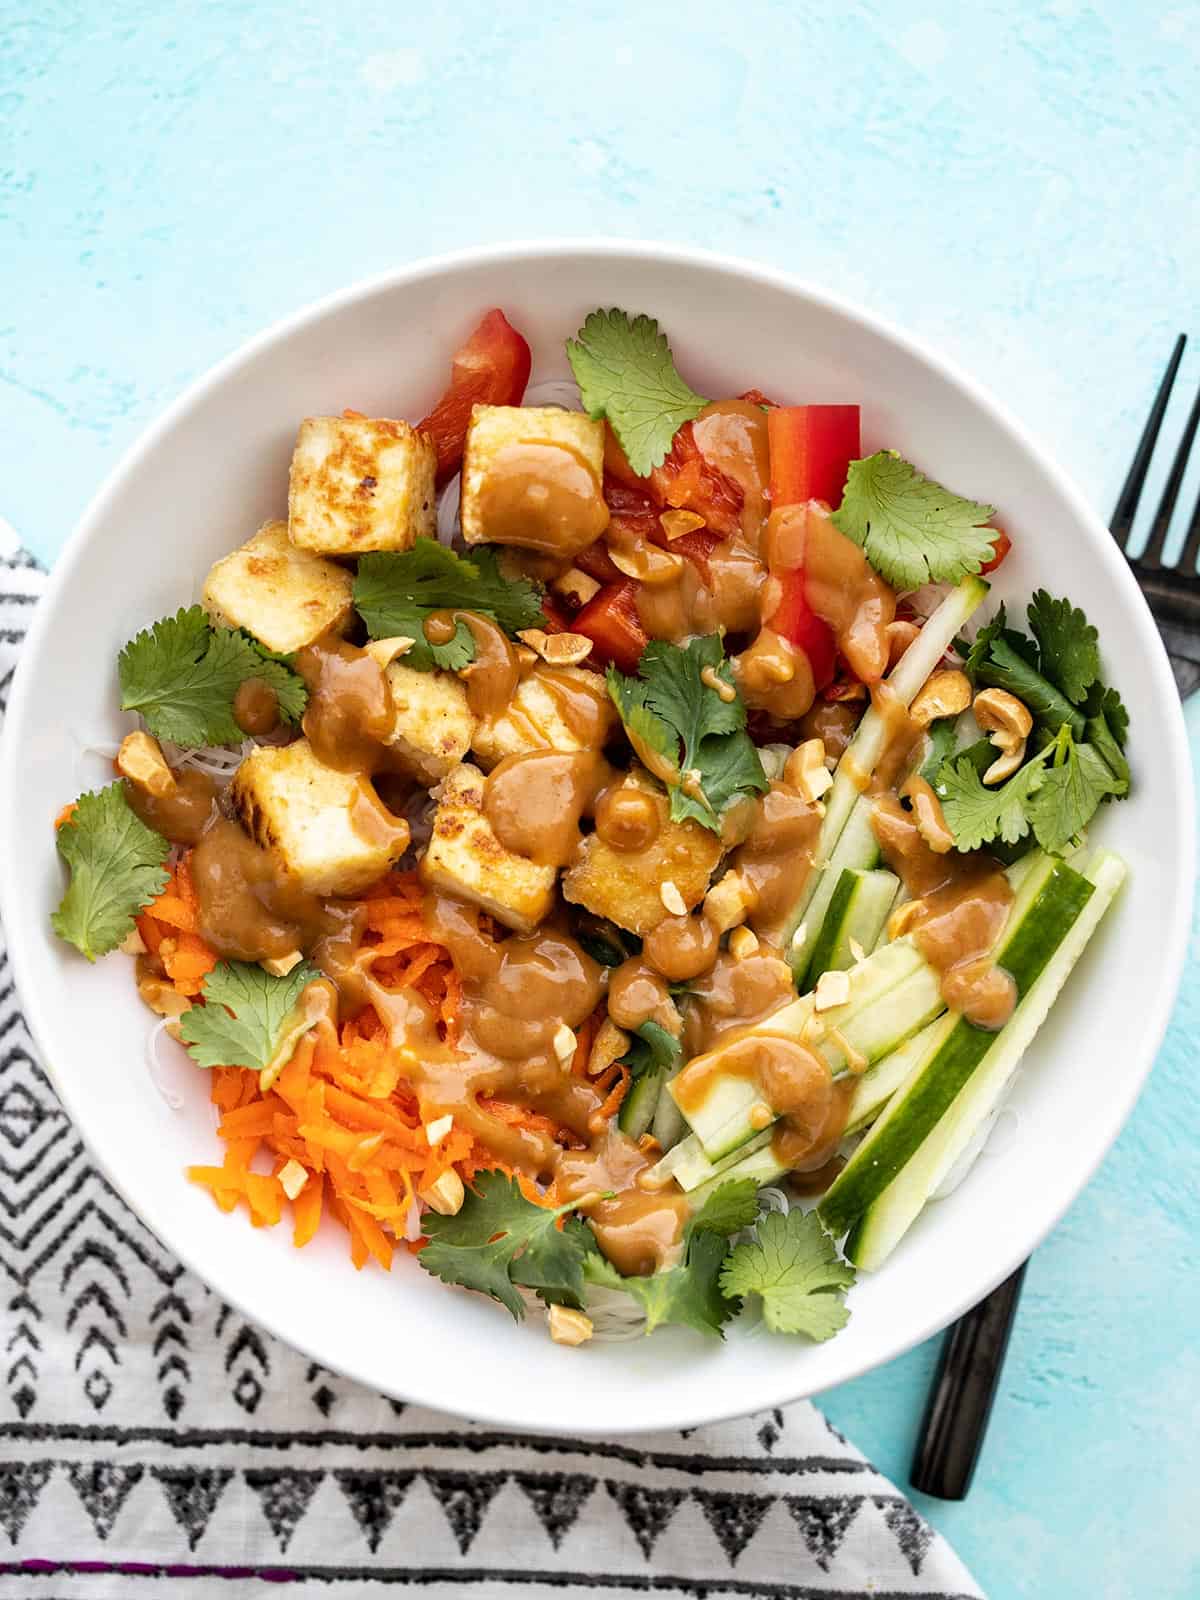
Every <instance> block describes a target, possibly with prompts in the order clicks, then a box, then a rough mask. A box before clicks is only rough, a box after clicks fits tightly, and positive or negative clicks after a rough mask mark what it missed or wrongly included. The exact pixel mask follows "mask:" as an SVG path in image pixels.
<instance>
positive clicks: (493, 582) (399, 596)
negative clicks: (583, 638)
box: [354, 538, 546, 672]
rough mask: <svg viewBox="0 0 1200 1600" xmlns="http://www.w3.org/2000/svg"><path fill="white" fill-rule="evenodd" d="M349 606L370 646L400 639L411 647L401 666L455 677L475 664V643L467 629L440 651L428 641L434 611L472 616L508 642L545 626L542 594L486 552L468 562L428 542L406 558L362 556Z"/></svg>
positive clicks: (420, 542)
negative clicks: (485, 620)
mask: <svg viewBox="0 0 1200 1600" xmlns="http://www.w3.org/2000/svg"><path fill="white" fill-rule="evenodd" d="M354 604H355V607H356V608H357V610H358V614H359V616H360V617H361V618H362V619H363V621H364V622H365V623H366V626H367V632H368V633H369V634H370V635H371V637H372V638H373V639H389V638H395V637H397V636H399V635H403V636H405V637H406V638H410V639H412V640H413V641H414V643H413V646H412V648H411V649H410V650H409V651H408V652H407V654H406V655H405V657H404V664H405V666H409V667H416V668H417V670H418V671H420V672H431V671H432V670H433V669H434V667H443V668H445V669H447V670H448V671H457V670H458V669H459V668H460V667H465V666H467V665H468V663H470V662H471V661H473V660H474V659H475V640H474V638H473V636H472V634H471V630H470V629H469V628H468V627H467V625H466V623H464V622H459V623H458V624H457V625H456V627H455V630H454V635H453V637H452V638H451V639H449V640H448V641H447V642H446V643H445V644H431V643H430V642H429V640H428V639H426V637H425V632H424V623H425V621H426V619H427V618H428V617H429V616H430V615H431V614H432V613H433V612H435V611H475V612H478V613H479V614H480V615H481V616H485V617H491V618H492V620H493V621H495V622H497V623H499V625H500V626H501V627H502V628H503V629H504V630H505V632H506V633H511V634H516V633H518V632H520V630H521V629H522V628H537V627H541V625H542V624H543V623H544V622H545V620H546V618H545V615H544V614H543V612H542V595H541V590H540V589H539V588H538V586H537V585H536V584H534V583H532V582H531V581H530V580H529V579H528V578H506V577H505V576H504V574H503V573H502V572H501V571H500V567H499V563H498V561H497V557H496V552H495V550H493V549H492V548H491V546H490V545H481V546H478V547H477V548H475V549H473V550H472V551H471V554H470V556H469V557H467V556H460V555H458V554H456V552H455V551H453V550H447V549H446V547H445V546H444V545H441V544H439V543H438V542H437V540H436V539H427V538H420V539H417V540H416V542H415V543H414V544H413V546H412V548H411V549H410V550H404V551H400V552H392V551H380V552H377V553H375V554H372V555H366V556H363V557H362V559H361V560H360V561H359V564H358V575H357V577H356V578H355V580H354Z"/></svg>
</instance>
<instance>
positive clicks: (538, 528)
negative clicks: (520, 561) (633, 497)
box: [476, 440, 608, 556]
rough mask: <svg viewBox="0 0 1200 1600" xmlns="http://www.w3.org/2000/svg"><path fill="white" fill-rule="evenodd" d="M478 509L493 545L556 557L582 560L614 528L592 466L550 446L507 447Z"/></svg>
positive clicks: (491, 469)
mask: <svg viewBox="0 0 1200 1600" xmlns="http://www.w3.org/2000/svg"><path fill="white" fill-rule="evenodd" d="M476 509H477V514H478V517H479V521H480V524H481V526H482V527H483V528H484V529H485V530H486V533H487V537H488V538H489V539H490V540H492V541H493V542H495V543H497V544H506V545H516V546H517V547H518V548H520V549H524V550H534V551H538V552H541V553H544V554H547V555H551V556H568V555H575V554H577V553H578V552H579V551H580V550H583V549H585V548H586V547H587V546H588V545H589V544H592V543H594V542H595V540H597V539H598V538H599V537H600V535H601V534H602V533H603V532H604V530H605V528H607V527H608V507H607V505H606V504H605V503H604V495H603V493H602V491H601V487H600V483H599V480H598V479H597V477H596V474H595V473H594V472H593V471H592V467H591V464H590V462H588V461H586V460H585V459H584V458H583V456H581V455H580V454H579V452H578V451H576V450H572V449H571V447H570V446H569V445H565V444H551V443H548V442H546V441H544V440H543V441H534V440H526V441H518V442H516V443H513V444H506V445H502V446H501V447H500V449H498V450H497V451H495V453H494V454H493V455H491V456H490V457H489V459H488V463H487V470H486V472H485V474H484V477H483V481H482V483H481V485H480V487H479V492H478V495H477V499H476Z"/></svg>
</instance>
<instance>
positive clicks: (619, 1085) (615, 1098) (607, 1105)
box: [596, 1061, 632, 1122]
mask: <svg viewBox="0 0 1200 1600" xmlns="http://www.w3.org/2000/svg"><path fill="white" fill-rule="evenodd" d="M613 1066H614V1067H615V1068H616V1070H617V1073H618V1077H617V1079H616V1081H615V1082H614V1083H613V1084H612V1087H611V1088H609V1089H608V1092H607V1094H606V1095H605V1097H604V1104H603V1105H602V1106H601V1107H600V1109H599V1110H598V1111H597V1112H596V1116H597V1117H599V1118H600V1119H601V1120H603V1121H605V1122H607V1121H608V1119H609V1117H613V1116H615V1115H616V1114H617V1112H618V1111H619V1110H620V1109H621V1102H622V1100H624V1098H625V1096H626V1094H627V1093H628V1092H629V1084H630V1079H631V1076H632V1075H631V1073H630V1071H629V1068H628V1067H627V1066H626V1065H625V1063H624V1062H623V1061H617V1062H614V1063H613ZM609 1070H610V1072H611V1070H612V1069H611V1068H610V1069H609ZM607 1077H608V1074H606V1075H605V1078H602V1079H600V1080H599V1081H600V1082H601V1083H606V1079H607Z"/></svg>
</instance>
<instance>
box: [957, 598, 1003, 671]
mask: <svg viewBox="0 0 1200 1600" xmlns="http://www.w3.org/2000/svg"><path fill="white" fill-rule="evenodd" d="M1007 626H1008V624H1007V622H1006V621H1005V617H1004V601H1003V600H1001V602H1000V609H999V610H998V611H997V612H996V615H995V616H994V617H993V618H992V620H991V621H990V622H985V623H984V625H983V627H982V628H980V630H979V632H978V633H977V634H976V635H975V637H974V638H973V639H956V640H955V641H954V648H955V649H956V650H957V651H958V653H959V655H960V656H961V657H962V658H963V666H962V669H963V671H964V672H965V673H966V675H967V677H968V678H969V679H970V682H971V687H972V688H974V687H975V682H976V679H977V678H978V677H979V669H980V667H981V666H983V664H984V662H985V661H986V660H987V658H988V654H989V652H990V650H991V646H992V640H993V639H999V638H1001V637H1002V635H1003V634H1004V633H1005V631H1006V629H1007Z"/></svg>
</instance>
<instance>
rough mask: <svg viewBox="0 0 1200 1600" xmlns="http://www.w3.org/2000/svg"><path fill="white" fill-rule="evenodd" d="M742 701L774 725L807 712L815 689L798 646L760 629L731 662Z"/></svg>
mask: <svg viewBox="0 0 1200 1600" xmlns="http://www.w3.org/2000/svg"><path fill="white" fill-rule="evenodd" d="M732 666H733V675H734V677H735V678H736V679H737V685H738V688H739V689H740V690H741V691H742V698H743V700H745V702H746V705H747V706H748V707H749V709H750V710H751V711H765V712H766V714H767V715H768V716H769V717H772V718H773V719H774V720H775V721H776V722H792V721H794V720H795V719H796V718H797V717H802V716H803V715H804V713H805V712H806V711H808V710H809V709H810V707H811V706H812V703H813V698H814V696H815V694H816V689H815V687H814V684H813V674H812V665H811V663H810V662H809V659H808V657H807V655H806V654H805V653H804V651H803V650H802V649H800V647H799V645H794V644H792V642H791V640H790V639H785V638H784V636H783V635H782V634H781V633H777V632H776V631H775V629H774V628H772V627H770V626H765V627H763V628H761V629H760V630H759V632H758V634H757V635H756V637H755V638H754V639H753V641H752V642H751V643H750V644H749V645H747V647H746V648H745V650H743V651H742V653H741V654H740V655H738V656H734V658H733V661H732Z"/></svg>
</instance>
